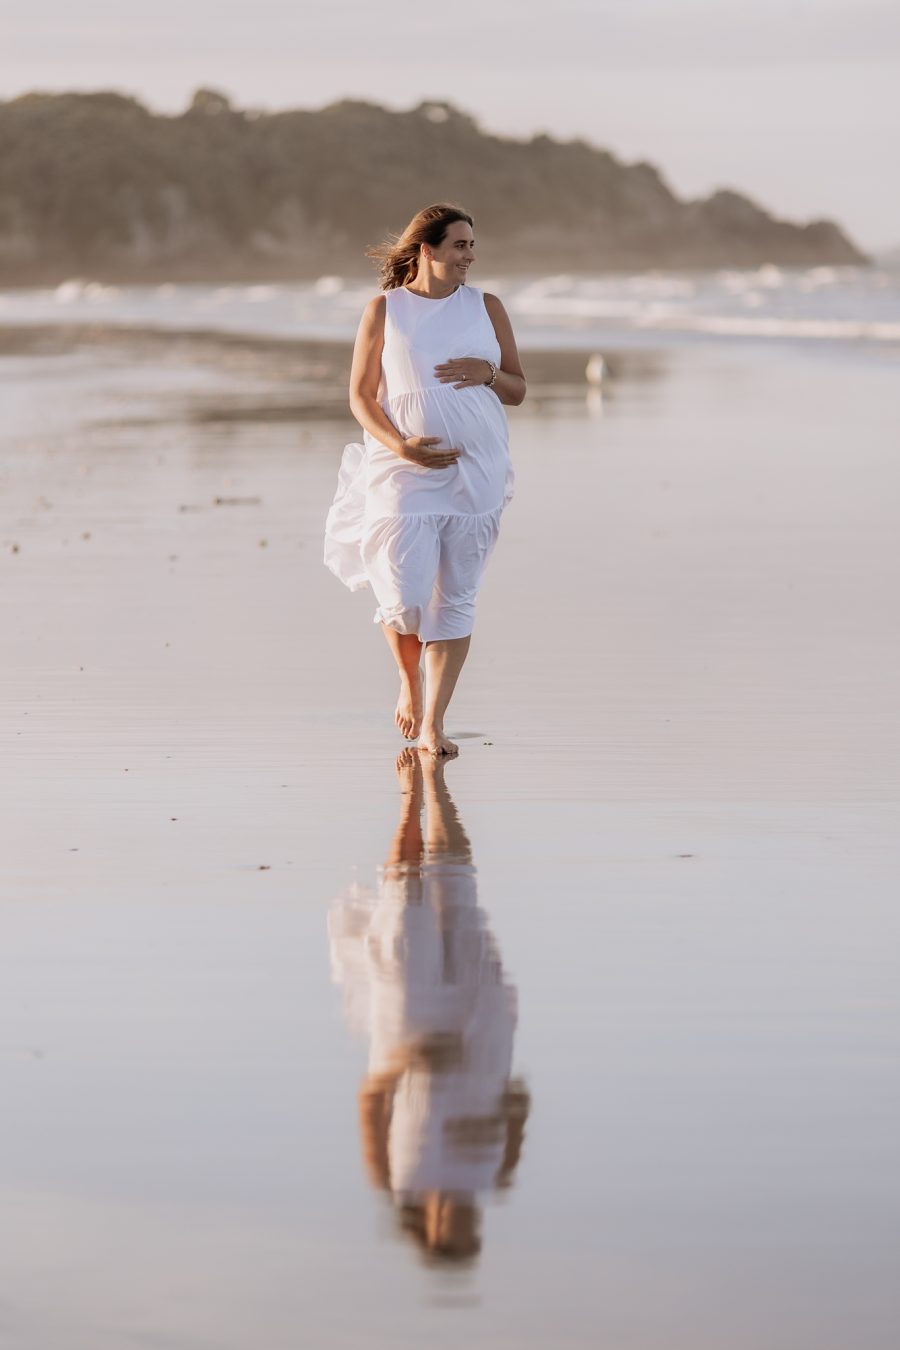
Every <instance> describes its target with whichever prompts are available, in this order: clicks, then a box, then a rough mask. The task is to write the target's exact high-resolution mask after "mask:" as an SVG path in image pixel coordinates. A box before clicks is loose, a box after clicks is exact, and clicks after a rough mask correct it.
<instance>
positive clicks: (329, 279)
mask: <svg viewBox="0 0 900 1350" xmlns="http://www.w3.org/2000/svg"><path fill="white" fill-rule="evenodd" d="M474 284H476V285H478V286H480V287H482V289H484V290H488V291H494V292H496V293H497V294H499V295H500V296H501V297H502V298H503V300H504V303H505V304H506V306H507V309H508V310H509V313H510V315H511V317H512V319H513V322H514V324H515V328H516V333H517V336H518V338H519V341H520V344H521V345H522V346H523V347H524V348H527V347H557V346H567V347H573V346H574V347H584V348H593V347H595V346H598V345H602V344H603V343H609V342H610V341H615V342H617V343H618V344H619V345H620V346H621V345H632V344H637V345H640V346H644V347H658V346H659V345H660V344H661V343H671V342H673V341H687V340H689V339H692V338H693V339H697V338H700V339H703V340H708V339H709V338H710V337H715V338H725V339H727V338H731V339H744V340H747V339H750V340H773V339H774V340H781V341H808V342H819V343H822V342H845V343H846V342H851V343H867V344H871V343H879V344H883V343H886V344H900V273H896V272H892V271H887V270H883V269H878V268H860V267H812V268H800V269H798V268H794V269H788V268H780V267H775V266H771V265H767V266H764V267H759V268H756V269H752V270H740V271H739V270H727V271H719V272H710V273H671V272H646V273H640V274H635V275H599V276H585V275H578V276H574V275H568V274H560V275H555V276H524V277H513V278H503V279H501V278H497V277H491V276H489V275H487V274H485V275H484V276H481V275H478V274H476V277H475V282H474ZM375 290H376V286H375V283H374V279H373V281H371V282H369V281H361V280H359V279H352V280H350V279H346V278H343V277H340V276H323V277H319V279H318V280H317V281H315V282H308V283H298V284H296V285H290V284H272V285H227V286H193V285H174V284H166V285H158V286H121V287H120V286H109V285H104V284H101V283H100V282H96V281H91V280H90V279H89V278H72V279H71V280H68V281H65V282H63V283H62V284H61V285H58V286H55V287H50V288H43V289H42V288H37V289H31V290H18V291H15V290H14V291H3V292H0V325H10V324H48V323H49V324H61V323H72V324H84V323H92V324H104V325H106V324H109V325H122V326H129V327H151V328H159V329H178V330H184V329H204V330H213V331H222V332H229V333H235V332H237V333H245V334H250V335H255V336H268V337H291V338H313V339H331V340H338V341H346V340H350V339H352V338H353V336H354V333H355V331H356V325H357V323H358V321H359V315H360V312H361V310H362V307H363V305H364V304H365V302H366V300H367V299H368V298H369V297H370V295H372V294H373V293H374V291H375Z"/></svg>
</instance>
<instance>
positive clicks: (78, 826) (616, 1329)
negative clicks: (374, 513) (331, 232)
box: [0, 328, 900, 1350]
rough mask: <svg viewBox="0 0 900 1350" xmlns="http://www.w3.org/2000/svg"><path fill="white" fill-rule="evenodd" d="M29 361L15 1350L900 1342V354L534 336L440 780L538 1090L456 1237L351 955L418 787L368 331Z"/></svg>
mask: <svg viewBox="0 0 900 1350" xmlns="http://www.w3.org/2000/svg"><path fill="white" fill-rule="evenodd" d="M0 346H2V350H3V352H4V355H3V356H2V358H0V396H2V403H3V409H4V411H3V424H2V434H3V463H2V494H3V504H4V511H3V522H2V540H0V543H2V552H0V568H2V573H3V579H2V588H0V603H2V624H0V649H2V667H3V672H4V679H3V686H2V688H3V693H2V705H3V724H4V743H5V747H6V755H5V758H6V764H5V770H6V771H5V774H4V800H3V826H4V833H5V836H6V843H5V849H4V854H5V863H6V866H5V869H4V872H5V883H4V887H3V890H4V898H3V903H2V905H0V925H2V943H0V1028H2V1030H0V1082H2V1092H3V1103H4V1105H3V1112H2V1117H3V1123H2V1129H0V1135H2V1140H3V1144H2V1148H0V1205H2V1210H3V1214H4V1229H5V1232H6V1240H5V1242H4V1260H3V1264H4V1272H5V1278H4V1290H3V1293H2V1296H0V1343H2V1344H3V1346H4V1347H6V1346H8V1347H10V1350H48V1348H49V1347H65V1350H128V1348H130V1347H134V1350H244V1347H247V1346H249V1345H254V1346H258V1347H266V1350H288V1348H290V1350H298V1348H299V1347H302V1348H304V1350H305V1347H310V1350H331V1348H332V1347H334V1348H335V1350H338V1348H340V1350H343V1348H344V1347H347V1348H348V1350H349V1348H350V1347H354V1348H355V1347H360V1346H367V1347H371V1348H372V1350H378V1348H380V1347H388V1346H390V1347H392V1350H399V1348H400V1347H407V1346H409V1347H413V1346H420V1345H422V1344H428V1345H430V1346H432V1347H438V1348H442V1347H445V1346H446V1347H450V1346H458V1345H461V1344H462V1345H466V1346H468V1347H471V1350H507V1347H509V1348H510V1350H511V1348H512V1347H516V1348H517V1350H520V1348H521V1347H535V1350H537V1347H541V1348H542V1350H543V1348H544V1347H548V1346H552V1347H554V1350H582V1348H583V1347H584V1348H586V1347H600V1346H603V1347H606V1346H609V1347H615V1348H616V1350H681V1347H684V1350H688V1348H690V1350H723V1347H725V1348H727V1350H847V1347H849V1346H859V1347H864V1350H882V1348H883V1350H888V1347H893V1346H894V1345H896V1343H897V1334H898V1324H900V1319H898V1307H897V1296H896V1279H895V1278H894V1273H893V1272H894V1266H895V1262H896V1250H897V1241H898V1199H900V1196H898V1191H900V1169H898V1162H900V1157H898V1155H900V1149H898V1145H897V1140H898V1138H900V1110H898V1107H900V1088H898V1078H897V1072H896V1071H897V1051H898V1039H900V1037H898V1031H900V1019H898V1012H900V1009H898V1002H900V992H898V991H900V982H898V978H897V976H898V971H897V901H896V894H897V879H898V870H900V869H898V849H897V830H898V798H900V792H898V777H900V730H898V719H897V706H896V705H897V698H896V690H897V687H898V674H900V671H898V632H897V623H896V615H897V595H898V582H900V576H898V572H900V552H898V544H897V503H898V489H900V464H898V460H897V453H896V428H897V423H898V412H900V395H898V386H897V357H896V354H895V353H894V352H893V351H891V350H888V349H886V348H878V347H872V348H870V349H868V350H867V351H865V352H862V351H860V350H859V349H858V348H854V347H852V346H849V345H846V346H845V345H842V344H841V345H838V344H835V345H834V346H831V347H829V348H828V349H827V350H826V349H823V348H821V347H820V348H812V347H803V346H800V345H795V346H790V345H788V344H786V343H757V344H751V343H734V344H731V345H716V344H710V343H706V342H702V343H701V342H697V343H693V344H690V345H682V346H678V345H672V346H669V347H662V348H660V349H659V350H633V351H629V350H623V351H622V352H619V353H616V352H609V353H607V354H606V355H607V361H608V365H609V372H610V373H609V376H608V379H607V380H606V382H605V384H604V386H603V392H602V394H601V392H600V391H599V390H593V391H589V390H587V388H586V386H585V384H584V381H583V378H582V375H581V372H582V371H583V360H582V359H581V358H580V357H572V358H571V359H569V358H567V357H566V356H565V354H564V353H557V354H556V355H555V356H554V357H553V358H552V359H550V358H549V357H548V358H547V359H546V360H544V361H543V362H542V361H541V360H540V359H538V358H535V360H534V369H535V371H536V372H537V376H536V378H535V379H534V380H533V382H532V390H531V396H530V398H529V400H528V401H527V402H526V404H525V405H523V407H522V408H520V409H512V410H510V422H511V426H512V446H513V454H514V460H515V464H516V469H517V475H518V480H517V495H516V499H515V501H514V502H513V504H512V506H511V507H510V508H509V510H508V512H507V514H506V516H505V518H504V527H503V536H502V539H501V542H500V545H499V547H498V549H497V552H496V554H495V556H494V559H493V560H492V562H491V565H490V569H489V571H488V574H487V577H486V580H485V583H484V588H483V591H482V596H481V599H480V601H479V615H478V621H477V627H476V634H475V639H474V642H473V648H472V654H471V657H470V660H469V663H468V665H467V667H466V669H465V671H464V674H463V678H462V682H461V685H460V689H459V691H458V694H457V697H456V699H455V702H454V705H453V708H452V716H451V718H450V722H449V726H448V730H449V732H450V734H451V735H454V736H455V737H459V738H460V745H461V753H460V756H459V758H458V759H457V760H455V761H454V762H452V763H450V764H449V765H448V766H447V768H446V771H445V780H446V785H447V788H448V789H449V793H450V796H451V798H452V803H453V804H454V806H455V811H456V812H457V813H458V818H459V820H460V821H461V823H462V826H463V827H464V829H465V832H466V834H467V836H468V838H469V840H470V841H471V850H472V860H473V862H474V865H475V867H476V868H477V897H478V905H479V906H480V909H481V910H482V911H483V915H484V923H485V924H486V925H487V926H488V927H489V929H490V932H491V933H492V934H493V937H494V939H495V941H496V946H497V951H498V953H499V960H500V961H501V962H502V967H503V970H504V972H505V978H506V980H507V981H508V982H509V985H510V987H512V988H514V989H515V991H516V995H517V1002H518V1026H517V1029H516V1035H515V1046H514V1056H513V1067H514V1072H515V1075H516V1076H517V1078H520V1079H521V1080H523V1081H524V1082H525V1083H526V1084H527V1092H528V1096H529V1098H530V1109H529V1114H528V1119H527V1121H526V1124H525V1134H524V1141H523V1142H522V1145H521V1156H520V1157H519V1159H518V1164H517V1166H516V1168H515V1174H514V1177H513V1180H512V1184H511V1185H510V1186H509V1187H508V1188H506V1189H503V1190H501V1191H498V1192H496V1193H493V1194H490V1195H487V1194H486V1195H484V1196H482V1197H481V1200H480V1206H481V1208H482V1210H483V1218H482V1222H481V1241H482V1246H481V1252H480V1256H479V1257H478V1258H477V1260H473V1261H470V1262H468V1263H465V1264H459V1265H453V1266H443V1265H437V1266H436V1265H434V1264H426V1263H424V1262H423V1261H422V1259H421V1258H420V1256H419V1254H418V1251H417V1249H416V1247H415V1245H414V1244H412V1243H411V1242H410V1241H409V1239H408V1238H405V1237H404V1236H402V1235H401V1234H400V1233H399V1229H398V1225H397V1223H396V1221H395V1218H394V1217H393V1215H392V1212H391V1211H392V1204H391V1201H390V1200H389V1199H388V1198H387V1196H386V1195H385V1194H383V1193H378V1192H376V1191H374V1190H372V1189H371V1188H370V1186H369V1183H368V1181H367V1177H366V1171H365V1168H364V1166H363V1161H362V1156H361V1155H362V1149H361V1140H360V1127H359V1120H358V1116H359V1112H358V1107H357V1093H358V1090H359V1088H360V1084H361V1083H362V1081H363V1078H364V1075H365V1073H366V1061H367V1046H366V1042H365V1038H364V1037H360V1036H359V1035H356V1034H354V1032H353V1030H352V1029H351V1028H350V1027H349V1026H348V1025H347V1024H346V1021H345V1017H344V992H345V991H342V990H341V989H339V988H338V987H336V985H335V983H334V982H333V979H332V970H333V950H332V944H331V943H330V941H329V915H330V914H333V913H334V907H335V904H336V903H338V904H339V903H340V900H341V897H346V896H347V894H348V893H352V891H350V892H348V888H352V886H353V884H354V883H356V884H357V885H358V886H359V887H363V888H366V887H368V888H374V887H375V886H376V885H377V881H378V876H379V873H378V872H377V868H378V866H379V865H380V864H381V863H382V862H383V861H384V859H385V857H386V855H387V852H388V849H389V847H390V845H391V840H392V838H393V836H394V832H395V830H396V828H397V824H398V819H399V815H400V811H401V806H402V801H403V799H402V797H401V793H400V784H399V781H398V777H397V773H396V770H395V759H396V756H397V753H398V751H399V749H400V748H401V746H400V742H399V740H398V735H397V732H396V730H395V728H394V726H393V722H392V710H393V703H394V700H395V698H396V691H395V676H394V674H393V672H392V669H391V666H390V662H389V657H388V653H387V650H386V648H385V646H384V642H383V639H382V637H381V634H380V632H379V631H378V629H377V627H376V626H375V625H374V624H373V623H372V611H373V607H374V606H373V601H372V598H371V595H370V594H369V593H368V592H360V593H357V594H354V595H350V594H348V593H347V592H346V591H345V590H344V589H343V588H342V587H341V586H340V585H339V584H338V582H337V581H336V580H335V579H334V578H333V577H332V576H331V575H330V574H329V573H328V572H327V571H326V570H325V568H324V567H323V565H322V562H321V548H322V527H323V519H324V515H325V512H326V510H327V507H328V504H329V502H330V500H331V496H332V493H333V491H334V486H335V476H336V471H337V463H338V459H339V455H340V450H341V447H342V446H343V444H344V443H345V442H346V441H348V440H351V439H355V438H356V436H357V431H356V428H355V425H354V424H353V423H352V421H351V420H350V418H349V414H348V413H347V412H346V411H345V409H344V402H343V400H344V395H343V387H342V383H341V381H342V379H343V378H344V375H345V372H346V361H347V353H346V349H345V348H343V347H322V348H315V347H314V346H313V345H312V344H306V345H302V344H297V345H296V346H295V347H290V346H284V345H281V346H279V345H278V344H272V345H271V346H267V345H266V344H265V343H264V342H262V341H259V342H256V343H253V342H249V341H248V342H247V343H241V342H239V341H234V342H225V341H220V342H214V341H212V340H210V341H209V342H205V341H204V340H201V339H200V338H197V337H196V336H195V337H194V338H191V337H190V336H185V337H183V338H181V339H178V340H177V341H176V340H175V339H174V338H171V339H169V341H168V342H163V341H160V340H158V339H151V338H148V337H146V335H145V336H144V337H138V336H135V337H134V338H133V339H126V338H124V337H118V338H111V337H109V335H107V336H106V337H104V335H103V334H97V333H94V334H93V335H91V334H88V335H82V336H81V337H80V338H79V339H78V340H77V341H76V340H73V339H72V338H71V336H70V337H68V338H65V339H61V338H60V337H59V335H58V334H54V331H53V330H52V329H50V328H48V329H46V330H34V332H33V333H32V334H31V335H30V336H27V335H23V334H19V335H11V334H10V333H9V331H5V339H4V341H3V342H2V343H0ZM526 370H529V373H531V371H530V369H529V363H528V360H527V359H526Z"/></svg>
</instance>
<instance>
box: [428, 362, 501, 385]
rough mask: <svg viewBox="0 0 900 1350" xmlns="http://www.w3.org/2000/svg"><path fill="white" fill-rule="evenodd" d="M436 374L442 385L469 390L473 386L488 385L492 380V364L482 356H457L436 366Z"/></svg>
mask: <svg viewBox="0 0 900 1350" xmlns="http://www.w3.org/2000/svg"><path fill="white" fill-rule="evenodd" d="M434 373H435V375H436V376H437V378H438V380H439V382H440V383H441V384H452V385H453V388H454V389H468V388H470V387H471V386H472V385H473V384H487V382H488V380H489V379H490V378H491V363H490V362H489V361H486V360H485V359H484V357H481V356H457V357H455V358H454V360H452V361H444V362H442V363H441V365H439V366H435V368H434Z"/></svg>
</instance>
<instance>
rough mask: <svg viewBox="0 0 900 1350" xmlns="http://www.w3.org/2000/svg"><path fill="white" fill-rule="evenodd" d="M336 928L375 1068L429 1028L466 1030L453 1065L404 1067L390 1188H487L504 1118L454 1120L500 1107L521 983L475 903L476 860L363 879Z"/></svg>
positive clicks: (339, 965)
mask: <svg viewBox="0 0 900 1350" xmlns="http://www.w3.org/2000/svg"><path fill="white" fill-rule="evenodd" d="M329 935H330V939H331V955H332V973H333V975H334V978H335V980H336V981H337V982H338V983H340V984H343V986H344V990H345V997H346V1006H347V1013H348V1018H349V1020H350V1021H351V1023H353V1024H354V1025H355V1027H356V1029H358V1030H362V1031H365V1032H366V1033H367V1034H368V1035H369V1037H370V1052H369V1068H370V1071H371V1072H373V1073H378V1072H381V1071H383V1070H385V1069H387V1068H388V1067H389V1066H390V1065H391V1063H392V1062H393V1060H394V1058H395V1056H396V1053H397V1052H398V1051H399V1050H402V1049H403V1048H404V1047H407V1046H410V1045H415V1044H417V1043H418V1042H420V1041H422V1040H423V1039H424V1038H426V1037H428V1036H430V1035H439V1034H443V1035H448V1034H449V1035H454V1034H455V1035H457V1036H459V1037H461V1040H462V1058H461V1062H460V1064H459V1065H458V1066H457V1067H454V1068H452V1069H448V1070H441V1071H434V1070H431V1069H427V1068H417V1067H413V1068H408V1069H406V1070H405V1071H404V1073H403V1074H402V1075H401V1076H400V1079H399V1080H398V1082H397V1084H396V1089H395V1093H394V1104H393V1112H392V1116H391V1125H390V1132H389V1136H388V1156H389V1161H390V1175H391V1188H392V1190H393V1191H394V1192H395V1194H396V1193H419V1192H422V1191H426V1190H442V1191H456V1192H466V1193H472V1192H476V1191H481V1190H488V1189H490V1188H491V1187H492V1186H493V1185H494V1182H495V1180H496V1177H497V1173H498V1171H499V1168H500V1165H501V1162H502V1158H503V1152H504V1146H505V1129H498V1131H497V1134H496V1137H492V1138H490V1139H485V1138H484V1136H483V1135H482V1136H481V1137H480V1138H479V1140H478V1142H472V1141H471V1140H470V1141H466V1140H464V1139H461V1138H460V1137H459V1135H458V1134H454V1131H453V1124H452V1122H454V1121H458V1120H465V1119H471V1118H476V1119H484V1118H485V1117H490V1116H493V1115H496V1114H497V1113H498V1112H499V1108H500V1102H501V1098H502V1096H503V1092H504V1089H505V1087H506V1085H507V1083H508V1081H509V1075H510V1072H511V1069H512V1054H513V1035H514V1031H515V1023H516V998H515V990H514V989H513V987H512V986H511V985H509V984H507V983H506V982H505V980H504V977H503V972H502V970H501V966H500V960H499V957H498V954H497V949H496V944H495V942H494V939H493V937H492V936H491V934H490V932H489V931H488V929H487V927H486V926H485V916H484V911H483V910H481V909H479V908H478V901H477V895H476V885H475V868H474V867H472V866H471V865H470V864H467V863H450V862H446V861H443V860H442V861H440V862H433V863H426V864H425V866H424V867H423V868H422V869H416V870H415V871H413V872H409V873H406V874H403V873H400V874H398V873H397V872H396V871H393V870H392V871H390V872H384V873H382V876H381V879H380V884H379V893H378V895H377V896H375V895H372V893H371V892H366V891H363V890H360V889H358V888H356V889H354V890H352V891H351V892H349V893H348V895H347V896H346V897H345V898H344V899H343V900H342V901H341V902H340V903H338V904H337V905H336V906H335V907H334V908H333V909H332V911H331V913H330V915H329ZM448 1122H449V1125H448Z"/></svg>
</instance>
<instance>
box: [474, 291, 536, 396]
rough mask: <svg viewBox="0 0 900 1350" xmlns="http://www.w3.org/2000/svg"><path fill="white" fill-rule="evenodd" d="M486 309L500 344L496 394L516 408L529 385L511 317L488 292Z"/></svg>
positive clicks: (495, 386)
mask: <svg viewBox="0 0 900 1350" xmlns="http://www.w3.org/2000/svg"><path fill="white" fill-rule="evenodd" d="M484 307H485V309H486V310H487V312H488V316H489V318H490V320H491V323H492V324H493V325H494V332H495V333H496V334H497V341H498V342H499V343H500V367H499V369H498V371H497V378H496V380H495V381H494V385H493V389H494V393H495V394H496V395H497V397H498V398H499V400H500V402H501V403H509V404H512V405H513V406H516V405H518V404H519V403H522V402H523V401H524V398H525V393H526V390H527V385H526V383H525V372H524V371H523V369H522V363H521V361H520V360H519V351H518V348H517V347H516V339H515V336H514V334H513V330H512V324H511V323H510V321H509V315H508V314H507V312H506V310H505V309H504V308H503V302H502V301H501V300H499V299H498V298H497V296H496V295H491V294H490V293H489V292H488V291H485V293H484ZM488 378H490V376H488Z"/></svg>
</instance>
